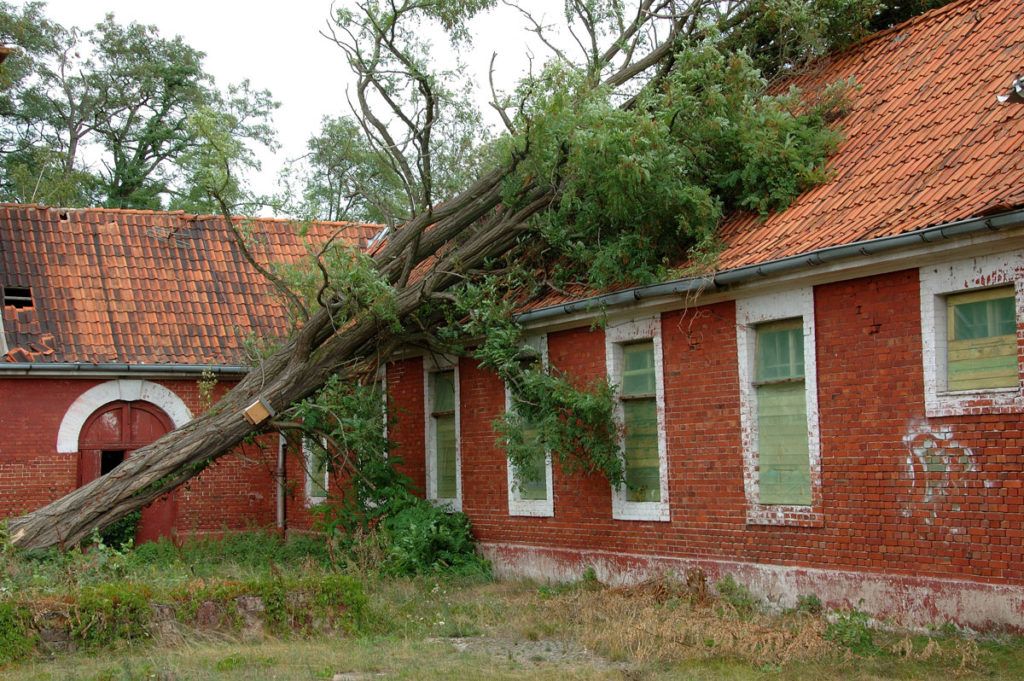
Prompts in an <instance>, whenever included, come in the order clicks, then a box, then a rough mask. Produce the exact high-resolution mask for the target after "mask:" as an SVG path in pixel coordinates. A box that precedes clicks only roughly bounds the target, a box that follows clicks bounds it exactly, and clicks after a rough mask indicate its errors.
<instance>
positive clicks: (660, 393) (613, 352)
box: [604, 314, 671, 522]
mask: <svg viewBox="0 0 1024 681" xmlns="http://www.w3.org/2000/svg"><path fill="white" fill-rule="evenodd" d="M643 341H651V342H652V343H653V345H654V377H655V389H656V395H655V398H656V400H655V401H656V405H657V411H658V481H659V483H660V492H661V494H660V501H629V500H628V499H627V498H626V485H625V484H622V485H619V486H618V487H616V486H614V485H613V486H612V518H613V519H614V520H652V521H658V522H669V521H670V520H671V511H670V506H669V498H668V489H669V485H668V444H667V438H666V437H665V378H664V366H665V365H664V361H663V359H662V342H661V315H660V314H658V315H654V316H653V317H644V318H642V319H635V320H630V321H624V322H618V323H611V322H609V324H608V325H607V327H605V331H604V343H605V345H604V350H605V365H606V370H607V372H608V380H609V381H611V382H612V383H613V384H614V385H615V419H616V421H617V422H618V423H619V425H620V426H621V425H622V423H623V420H624V415H623V407H622V400H621V399H619V396H620V390H621V385H622V346H624V345H630V344H632V343H637V342H643ZM619 444H620V448H622V447H624V446H625V442H624V441H620V443H619Z"/></svg>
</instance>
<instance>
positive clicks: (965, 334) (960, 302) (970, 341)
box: [946, 286, 1020, 390]
mask: <svg viewBox="0 0 1024 681" xmlns="http://www.w3.org/2000/svg"><path fill="white" fill-rule="evenodd" d="M1016 310H1017V306H1016V300H1015V297H1014V289H1013V287H1012V286H1002V287H999V288H994V289H985V290H982V291H971V292H969V293H960V294H956V295H951V296H948V297H947V298H946V315H947V320H948V322H947V343H946V371H947V373H946V379H947V380H946V387H947V389H948V390H979V389H984V388H1012V387H1014V386H1017V385H1019V382H1020V378H1019V375H1018V368H1017V311H1016Z"/></svg>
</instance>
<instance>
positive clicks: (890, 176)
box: [388, 0, 1024, 628]
mask: <svg viewBox="0 0 1024 681" xmlns="http://www.w3.org/2000/svg"><path fill="white" fill-rule="evenodd" d="M1022 72H1024V5H1021V3H1020V2H1018V1H1017V0H987V1H984V2H982V1H979V0H969V1H963V2H956V3H953V4H951V5H948V6H946V7H945V8H942V9H939V10H936V11H933V12H930V13H928V14H926V15H923V16H921V17H919V18H917V19H914V20H912V21H910V22H909V23H906V24H904V25H901V26H899V27H896V28H895V29H893V30H890V31H887V32H884V33H880V34H878V35H875V36H873V37H871V38H870V39H868V40H866V41H864V42H863V43H861V44H859V45H857V46H855V47H853V48H851V49H849V50H847V51H845V52H842V53H840V54H838V55H835V56H833V57H830V58H828V59H824V60H822V61H820V62H819V63H818V64H816V66H815V68H814V69H812V70H810V71H809V72H807V73H804V74H802V75H800V76H798V77H797V78H796V79H795V80H796V84H797V85H798V86H800V87H802V88H803V89H804V90H805V91H812V92H813V91H814V90H816V89H817V88H820V87H822V86H823V85H824V84H827V83H830V82H833V81H836V80H840V79H846V78H853V79H855V80H856V82H857V84H858V89H857V90H856V91H855V92H854V93H853V95H852V109H851V111H850V113H849V115H847V116H846V117H845V118H844V119H843V121H842V126H843V130H844V131H845V134H846V140H845V142H844V143H843V144H842V146H841V147H840V149H839V151H838V153H837V154H836V155H835V156H834V157H833V158H832V159H831V160H830V164H829V165H830V167H831V169H832V171H833V175H832V178H831V180H830V181H828V182H826V183H825V184H823V185H821V186H819V187H817V188H815V189H813V190H811V191H809V192H807V193H806V194H804V195H803V196H801V197H800V198H799V199H798V200H797V201H796V202H794V203H793V205H792V206H790V207H789V209H787V210H786V211H784V212H782V213H780V214H777V215H773V216H771V217H770V218H768V219H766V220H760V219H758V218H757V217H756V216H750V215H737V216H733V217H732V218H731V219H729V220H728V221H727V222H726V224H725V225H724V226H723V228H722V229H721V235H722V239H723V242H724V250H723V252H722V254H721V256H720V258H719V262H718V269H717V272H715V273H714V274H711V275H708V276H706V277H701V278H696V279H681V280H677V281H671V282H667V283H662V284H658V285H654V286H647V287H642V288H636V289H630V290H627V291H618V292H611V293H607V294H603V295H600V296H596V297H589V298H587V297H584V298H579V299H562V298H557V297H554V296H553V297H551V298H549V299H546V300H544V301H541V302H540V303H538V304H535V305H534V306H532V309H530V310H527V311H524V314H523V315H522V317H521V319H522V321H523V322H524V323H525V324H526V326H527V327H528V329H529V331H530V333H531V334H532V336H533V344H534V346H535V347H536V348H539V349H541V350H542V354H543V355H544V357H545V361H546V362H548V363H549V364H550V366H552V367H554V368H556V369H558V370H560V371H563V372H565V373H566V374H568V375H569V376H571V377H573V378H575V379H576V380H578V381H579V382H580V383H586V382H587V381H588V380H590V379H593V378H604V377H607V378H609V379H610V380H611V382H612V383H614V384H616V385H618V386H620V388H619V394H620V397H619V399H620V405H621V409H620V418H621V419H622V420H623V422H624V425H625V426H626V435H625V439H624V450H625V458H626V477H627V484H626V485H625V486H624V487H623V488H621V489H612V488H610V486H609V484H608V483H607V481H606V480H605V479H604V478H601V477H583V476H579V475H576V476H567V475H565V474H563V473H562V471H561V470H559V467H558V466H557V465H554V466H552V465H551V464H550V462H549V463H547V465H546V466H544V467H541V468H540V469H539V470H537V471H533V472H532V473H531V474H529V475H524V476H523V477H525V478H527V483H528V484H523V485H520V486H517V485H515V484H513V482H512V480H513V477H514V476H513V475H512V474H511V473H510V472H509V470H508V466H507V465H506V459H505V456H504V453H503V451H502V449H501V448H500V447H499V446H498V445H497V444H496V441H495V440H496V438H495V434H494V432H493V430H492V426H491V424H492V422H493V420H494V419H495V418H496V417H497V416H499V415H500V414H501V413H502V412H503V411H504V410H505V409H506V405H507V400H506V396H505V391H504V387H503V386H502V385H501V383H500V381H499V380H498V379H497V378H496V377H495V376H494V375H493V374H491V373H489V372H487V371H483V370H481V369H480V368H479V367H478V366H477V365H476V364H475V363H474V361H473V360H472V359H468V358H465V357H463V358H452V359H451V360H444V359H438V358H424V359H420V358H409V359H405V360H403V361H400V362H396V363H394V364H392V365H390V366H389V367H388V384H389V394H390V399H391V403H390V405H389V406H390V409H391V410H392V413H393V414H395V415H397V418H398V423H397V424H396V425H395V426H393V428H392V431H391V437H392V439H393V440H395V441H396V442H397V444H398V448H397V453H398V454H399V455H401V456H402V458H403V459H404V460H405V461H406V462H407V463H406V465H407V466H408V468H409V472H410V474H412V475H413V477H414V478H415V479H417V480H419V481H421V482H422V483H423V485H424V489H425V490H427V493H428V495H430V496H432V497H435V498H438V499H440V500H443V501H445V502H446V503H449V504H451V505H452V506H454V507H456V508H461V509H462V510H463V511H465V512H466V513H467V514H468V515H469V516H470V518H471V519H472V521H473V524H474V528H475V531H476V533H477V535H478V537H479V539H480V541H481V542H482V545H483V548H484V551H485V552H486V553H487V555H488V556H490V557H491V558H492V559H493V560H494V562H495V565H496V567H497V569H498V570H499V572H500V573H503V574H529V575H534V576H538V577H544V578H551V577H570V576H578V575H579V574H580V573H581V572H582V571H583V569H584V568H585V567H586V566H593V567H595V568H596V569H597V572H598V574H599V575H600V576H602V577H603V578H608V579H612V580H615V579H636V578H639V577H641V576H643V575H646V574H649V573H651V572H653V571H658V570H664V569H676V570H680V571H683V570H687V569H690V568H701V569H703V570H704V571H705V572H707V573H708V574H709V575H710V576H711V577H712V578H717V577H719V576H720V575H722V574H725V573H733V574H735V575H737V577H738V579H739V581H741V582H743V583H746V584H748V585H750V586H751V587H752V588H753V589H754V590H755V591H757V592H759V593H761V594H763V595H765V596H768V597H770V598H772V599H774V600H776V601H779V602H781V603H783V604H787V605H793V604H794V603H795V600H796V597H797V596H798V595H800V594H807V593H815V594H817V595H818V596H819V597H821V598H822V600H823V601H825V602H826V603H828V604H830V605H833V606H839V605H847V606H855V607H861V608H865V609H867V610H869V611H871V612H875V613H879V614H881V615H886V616H890V617H893V618H896V619H899V620H902V621H905V622H908V623H915V622H916V623H922V622H934V621H938V622H941V621H943V620H947V619H948V620H952V621H956V622H960V623H962V624H969V625H972V626H1013V627H1017V628H1021V627H1022V626H1024V452H1022V446H1024V424H1022V413H1024V393H1022V391H1021V364H1020V361H1021V357H1022V356H1024V317H1022V314H1024V250H1022V247H1024V232H1022V230H1021V227H1022V226H1024V210H1022V208H1024V103H1022V100H1021V99H1020V98H1019V97H1011V98H1010V99H1009V100H1008V101H1006V102H1005V103H1000V102H999V101H998V100H997V95H1005V94H1007V93H1009V92H1010V90H1011V88H1012V84H1013V83H1014V79H1015V77H1017V76H1018V75H1019V74H1021V73H1022ZM602 320H603V321H602ZM595 321H597V322H600V323H599V324H598V326H597V328H595V325H594V323H595ZM602 327H603V328H602ZM545 468H546V470H545Z"/></svg>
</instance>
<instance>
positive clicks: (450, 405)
mask: <svg viewBox="0 0 1024 681" xmlns="http://www.w3.org/2000/svg"><path fill="white" fill-rule="evenodd" d="M431 379H432V380H433V395H432V405H431V406H432V417H433V419H434V463H435V464H436V465H435V467H434V470H435V474H436V479H437V498H438V499H455V498H456V497H457V495H458V487H457V484H456V473H457V471H456V465H455V464H456V452H457V442H456V438H457V436H458V434H457V433H456V432H455V409H456V407H457V405H456V404H455V372H454V371H438V372H436V373H434V374H431Z"/></svg>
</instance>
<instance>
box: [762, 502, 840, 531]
mask: <svg viewBox="0 0 1024 681" xmlns="http://www.w3.org/2000/svg"><path fill="white" fill-rule="evenodd" d="M747 524H748V525H782V526H787V527H824V526H825V514H824V513H822V512H821V511H820V510H819V509H816V508H815V507H814V506H769V505H767V504H758V505H756V506H754V507H752V508H748V509H747Z"/></svg>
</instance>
